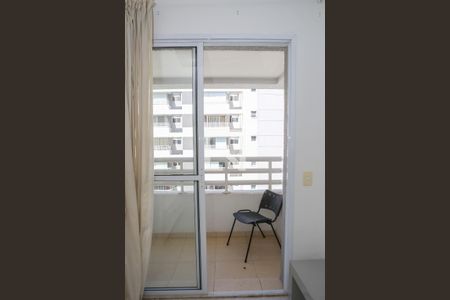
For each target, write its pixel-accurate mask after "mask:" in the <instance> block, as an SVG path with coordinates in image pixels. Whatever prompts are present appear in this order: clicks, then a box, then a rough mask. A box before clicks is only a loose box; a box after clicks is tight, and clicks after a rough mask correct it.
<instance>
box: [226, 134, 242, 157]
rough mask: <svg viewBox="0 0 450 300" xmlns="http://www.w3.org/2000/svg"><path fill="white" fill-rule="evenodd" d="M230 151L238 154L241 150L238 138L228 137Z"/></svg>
mask: <svg viewBox="0 0 450 300" xmlns="http://www.w3.org/2000/svg"><path fill="white" fill-rule="evenodd" d="M228 144H229V146H230V152H231V153H232V154H238V153H240V151H241V149H242V148H241V143H240V142H239V138H230V140H229V143H228Z"/></svg>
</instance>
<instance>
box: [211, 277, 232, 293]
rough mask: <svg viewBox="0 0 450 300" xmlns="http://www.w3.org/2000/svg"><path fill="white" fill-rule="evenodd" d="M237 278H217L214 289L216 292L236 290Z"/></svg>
mask: <svg viewBox="0 0 450 300" xmlns="http://www.w3.org/2000/svg"><path fill="white" fill-rule="evenodd" d="M235 281H236V279H217V278H216V279H215V280H214V291H215V292H228V291H234V286H235Z"/></svg>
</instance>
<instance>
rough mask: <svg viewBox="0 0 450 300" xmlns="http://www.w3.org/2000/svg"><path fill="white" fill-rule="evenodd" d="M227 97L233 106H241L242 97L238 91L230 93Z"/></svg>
mask: <svg viewBox="0 0 450 300" xmlns="http://www.w3.org/2000/svg"><path fill="white" fill-rule="evenodd" d="M227 99H228V101H229V102H230V104H231V107H232V108H240V107H241V99H240V97H239V93H238V92H231V93H228V94H227Z"/></svg>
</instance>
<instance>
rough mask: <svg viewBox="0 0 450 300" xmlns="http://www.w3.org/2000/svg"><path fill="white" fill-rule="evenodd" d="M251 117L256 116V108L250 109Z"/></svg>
mask: <svg viewBox="0 0 450 300" xmlns="http://www.w3.org/2000/svg"><path fill="white" fill-rule="evenodd" d="M251 117H252V118H256V110H252V111H251Z"/></svg>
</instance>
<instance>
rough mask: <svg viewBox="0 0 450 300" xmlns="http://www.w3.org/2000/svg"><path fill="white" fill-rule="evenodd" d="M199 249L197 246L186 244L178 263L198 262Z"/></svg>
mask: <svg viewBox="0 0 450 300" xmlns="http://www.w3.org/2000/svg"><path fill="white" fill-rule="evenodd" d="M196 252H197V249H196V247H195V245H190V244H185V245H184V246H183V249H182V250H181V253H180V256H179V258H178V261H180V262H195V261H196V260H197V255H196Z"/></svg>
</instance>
